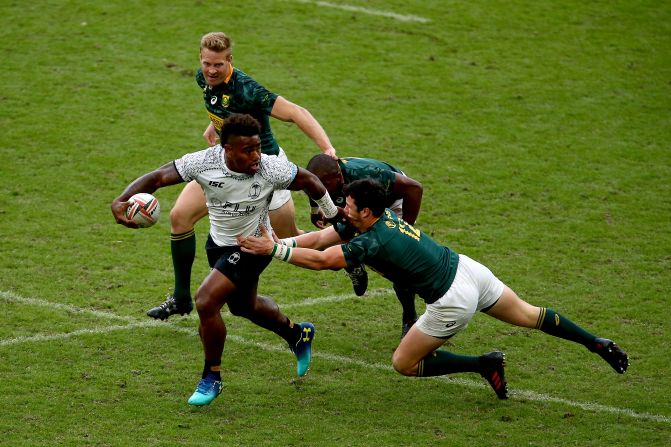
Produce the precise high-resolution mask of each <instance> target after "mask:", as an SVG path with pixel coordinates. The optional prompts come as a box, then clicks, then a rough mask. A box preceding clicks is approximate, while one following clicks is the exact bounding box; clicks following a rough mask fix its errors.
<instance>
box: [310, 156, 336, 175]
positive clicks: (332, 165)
mask: <svg viewBox="0 0 671 447" xmlns="http://www.w3.org/2000/svg"><path fill="white" fill-rule="evenodd" d="M306 169H307V170H308V171H310V172H312V173H313V174H314V175H316V176H317V177H319V178H321V177H322V176H325V175H334V174H338V172H340V166H338V160H336V159H335V158H332V157H330V156H328V155H326V154H317V155H315V156H314V157H312V158H311V159H310V161H309V162H308V165H307V167H306Z"/></svg>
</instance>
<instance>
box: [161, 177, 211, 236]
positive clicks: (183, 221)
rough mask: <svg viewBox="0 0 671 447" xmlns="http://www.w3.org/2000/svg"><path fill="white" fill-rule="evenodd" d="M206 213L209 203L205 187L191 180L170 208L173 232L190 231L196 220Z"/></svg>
mask: <svg viewBox="0 0 671 447" xmlns="http://www.w3.org/2000/svg"><path fill="white" fill-rule="evenodd" d="M206 215H207V205H206V203H205V194H204V193H203V188H201V187H200V185H199V184H198V183H197V182H195V181H192V182H189V183H187V184H186V186H185V187H184V189H183V190H182V192H181V193H180V195H179V197H177V201H176V202H175V206H174V207H173V208H172V210H170V226H171V231H172V232H173V233H184V232H186V231H190V230H191V229H193V226H194V225H195V224H196V222H198V221H199V220H200V219H202V218H203V217H205V216H206Z"/></svg>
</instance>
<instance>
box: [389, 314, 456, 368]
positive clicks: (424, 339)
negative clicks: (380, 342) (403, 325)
mask: <svg viewBox="0 0 671 447" xmlns="http://www.w3.org/2000/svg"><path fill="white" fill-rule="evenodd" d="M446 341H447V339H446V338H437V337H432V336H431V335H427V334H425V333H423V332H422V331H421V330H419V329H418V328H417V327H416V326H413V327H411V328H410V331H408V333H407V334H406V335H405V337H403V339H402V340H401V343H400V344H399V345H398V347H397V348H396V350H395V351H394V355H393V357H392V364H393V366H394V369H395V370H396V371H398V372H400V373H401V374H405V375H414V374H416V373H417V364H418V363H419V362H420V361H421V360H422V359H423V358H424V357H426V356H427V355H429V354H431V353H432V352H433V351H435V350H436V349H438V348H439V347H441V346H442V345H443V344H444V343H445V342H446Z"/></svg>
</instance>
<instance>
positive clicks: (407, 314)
mask: <svg viewBox="0 0 671 447" xmlns="http://www.w3.org/2000/svg"><path fill="white" fill-rule="evenodd" d="M394 291H395V292H396V298H398V301H399V302H400V303H401V306H402V307H403V317H402V318H403V322H404V323H407V322H409V321H415V320H417V310H415V291H414V290H412V289H409V288H404V287H401V286H397V285H396V284H394Z"/></svg>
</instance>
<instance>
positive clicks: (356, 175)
mask: <svg viewBox="0 0 671 447" xmlns="http://www.w3.org/2000/svg"><path fill="white" fill-rule="evenodd" d="M338 166H340V171H341V172H342V176H343V180H344V181H343V183H344V184H345V185H347V184H349V183H352V182H353V181H355V180H362V179H365V178H372V179H373V180H376V181H377V182H378V183H380V184H381V185H382V188H384V192H385V194H386V197H387V200H386V203H385V206H390V205H391V204H392V203H394V201H395V200H396V199H397V197H394V195H393V193H392V189H393V188H394V182H395V181H396V173H399V174H402V173H403V172H402V171H401V170H400V169H398V168H397V167H395V166H393V165H390V164H389V163H385V162H383V161H379V160H374V159H372V158H359V157H343V158H340V159H338ZM329 195H330V196H331V200H333V203H335V204H336V206H339V207H341V208H344V207H345V195H344V194H343V192H342V190H340V191H336V192H335V193H334V194H329ZM310 206H311V207H316V206H317V203H315V201H314V200H312V199H310Z"/></svg>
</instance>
